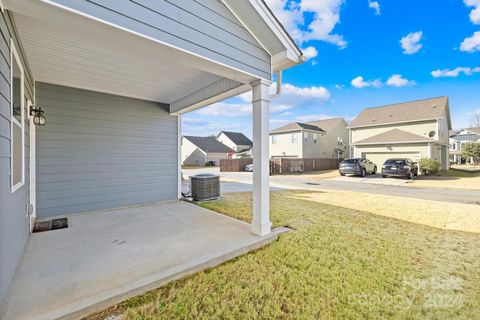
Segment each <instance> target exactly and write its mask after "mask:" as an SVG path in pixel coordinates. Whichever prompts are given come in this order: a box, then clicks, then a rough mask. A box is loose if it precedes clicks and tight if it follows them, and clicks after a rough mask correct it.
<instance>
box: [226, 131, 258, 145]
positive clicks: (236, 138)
mask: <svg viewBox="0 0 480 320" xmlns="http://www.w3.org/2000/svg"><path fill="white" fill-rule="evenodd" d="M222 133H223V134H224V135H226V136H227V137H228V138H229V139H230V140H232V142H233V143H235V144H236V145H242V146H253V142H252V140H250V139H248V137H247V136H245V135H244V134H243V133H240V132H231V131H222V132H220V133H219V135H221V134H222Z"/></svg>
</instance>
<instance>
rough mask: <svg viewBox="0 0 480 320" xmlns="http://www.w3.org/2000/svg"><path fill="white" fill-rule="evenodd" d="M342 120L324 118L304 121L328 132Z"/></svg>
mask: <svg viewBox="0 0 480 320" xmlns="http://www.w3.org/2000/svg"><path fill="white" fill-rule="evenodd" d="M342 121H344V119H343V118H331V119H324V120H317V121H309V122H305V123H306V124H310V125H313V126H317V127H319V128H321V129H323V130H324V131H325V132H329V131H330V130H332V129H334V128H335V127H336V126H337V125H338V124H339V123H340V122H342Z"/></svg>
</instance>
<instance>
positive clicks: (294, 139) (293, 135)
mask: <svg viewBox="0 0 480 320" xmlns="http://www.w3.org/2000/svg"><path fill="white" fill-rule="evenodd" d="M297 141H298V140H297V133H296V132H294V133H292V143H297Z"/></svg>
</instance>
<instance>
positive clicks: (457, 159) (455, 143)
mask: <svg viewBox="0 0 480 320" xmlns="http://www.w3.org/2000/svg"><path fill="white" fill-rule="evenodd" d="M472 142H474V143H480V128H468V129H464V130H460V131H458V132H456V133H454V134H452V135H450V138H449V149H450V150H449V151H450V159H449V160H450V161H452V162H454V163H472V162H473V159H466V158H464V157H463V156H462V151H463V146H464V144H466V143H472Z"/></svg>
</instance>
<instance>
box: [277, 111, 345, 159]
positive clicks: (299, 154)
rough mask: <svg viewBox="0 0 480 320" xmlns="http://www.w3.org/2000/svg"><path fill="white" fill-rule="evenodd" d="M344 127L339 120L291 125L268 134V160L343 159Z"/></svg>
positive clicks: (343, 122)
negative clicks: (275, 158)
mask: <svg viewBox="0 0 480 320" xmlns="http://www.w3.org/2000/svg"><path fill="white" fill-rule="evenodd" d="M347 127H348V124H347V122H346V121H345V119H343V118H333V119H325V120H318V121H311V122H305V123H303V122H292V123H289V124H287V125H284V126H282V127H279V128H276V129H274V130H272V131H271V132H270V157H294V158H344V157H347V153H348V130H347Z"/></svg>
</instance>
